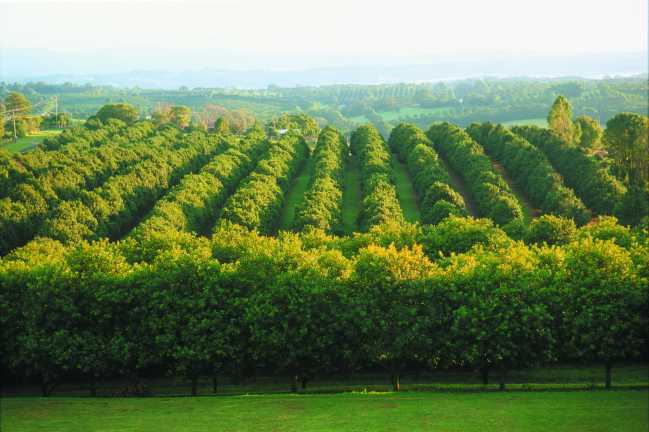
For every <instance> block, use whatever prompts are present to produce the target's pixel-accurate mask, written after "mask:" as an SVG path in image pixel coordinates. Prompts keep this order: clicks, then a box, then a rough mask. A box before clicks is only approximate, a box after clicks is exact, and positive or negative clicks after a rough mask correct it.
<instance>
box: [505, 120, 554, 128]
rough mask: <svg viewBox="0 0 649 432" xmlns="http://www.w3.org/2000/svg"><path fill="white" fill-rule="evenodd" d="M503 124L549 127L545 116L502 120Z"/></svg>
mask: <svg viewBox="0 0 649 432" xmlns="http://www.w3.org/2000/svg"><path fill="white" fill-rule="evenodd" d="M502 125H503V126H539V127H548V121H547V120H546V119H544V118H531V119H520V120H510V121H506V122H502Z"/></svg>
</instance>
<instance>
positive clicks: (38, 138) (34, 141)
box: [0, 130, 61, 153]
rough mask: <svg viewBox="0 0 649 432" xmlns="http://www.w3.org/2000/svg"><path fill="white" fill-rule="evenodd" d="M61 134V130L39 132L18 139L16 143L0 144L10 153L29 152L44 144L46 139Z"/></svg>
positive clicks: (5, 142) (10, 141)
mask: <svg viewBox="0 0 649 432" xmlns="http://www.w3.org/2000/svg"><path fill="white" fill-rule="evenodd" d="M60 133H61V131H60V130H43V131H38V132H36V133H34V134H31V135H28V136H26V137H22V138H18V140H17V141H16V142H13V140H9V141H3V142H2V143H0V148H3V149H6V150H8V151H9V153H18V152H22V151H27V150H29V149H31V148H34V147H36V146H37V145H39V144H40V143H42V142H43V140H44V139H45V138H47V137H51V136H54V135H58V134H60Z"/></svg>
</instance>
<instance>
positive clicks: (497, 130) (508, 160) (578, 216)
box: [467, 123, 591, 225]
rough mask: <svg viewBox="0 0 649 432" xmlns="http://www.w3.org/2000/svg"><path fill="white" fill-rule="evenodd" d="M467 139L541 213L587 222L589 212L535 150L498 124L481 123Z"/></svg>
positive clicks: (472, 129)
mask: <svg viewBox="0 0 649 432" xmlns="http://www.w3.org/2000/svg"><path fill="white" fill-rule="evenodd" d="M467 132H468V134H469V135H471V137H472V138H473V139H474V140H476V141H477V142H479V143H480V144H481V145H482V147H483V148H484V149H485V150H486V151H487V152H488V153H489V154H491V156H493V157H494V158H495V159H497V160H498V162H500V163H501V164H503V166H504V167H505V169H506V170H507V173H508V174H509V175H510V176H511V177H512V179H513V180H514V181H516V182H517V183H518V184H519V185H520V186H521V188H522V189H523V191H524V192H525V194H526V195H527V197H528V198H529V199H530V201H532V203H533V204H534V206H536V207H538V208H539V209H541V211H542V212H543V213H551V214H555V215H558V216H565V217H569V218H572V219H574V220H575V222H576V223H577V224H579V225H583V224H585V223H587V222H588V221H590V219H591V213H590V211H589V210H588V209H587V208H586V206H584V203H582V202H581V200H580V199H579V198H577V196H575V193H574V192H573V191H572V189H569V188H567V187H566V186H564V184H563V181H562V179H561V176H560V175H558V174H557V173H556V172H555V171H554V168H552V165H551V164H550V162H549V161H548V159H547V158H546V157H545V155H544V154H543V152H541V151H540V150H539V149H538V148H537V147H535V146H533V145H532V144H530V143H529V142H528V141H527V140H526V139H524V138H522V137H520V136H518V135H516V134H515V133H513V132H511V131H509V130H508V129H506V128H505V127H503V126H502V125H493V124H491V123H483V124H482V125H479V124H473V125H471V126H470V127H469V128H467Z"/></svg>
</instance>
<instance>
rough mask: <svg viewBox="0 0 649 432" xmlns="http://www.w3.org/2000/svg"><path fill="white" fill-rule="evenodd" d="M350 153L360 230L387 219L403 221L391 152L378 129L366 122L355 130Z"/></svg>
mask: <svg viewBox="0 0 649 432" xmlns="http://www.w3.org/2000/svg"><path fill="white" fill-rule="evenodd" d="M351 152H352V154H353V156H354V157H356V158H357V160H358V162H359V166H360V170H361V193H362V196H363V201H362V203H361V212H360V216H359V218H360V221H359V226H360V228H361V231H366V230H368V229H369V228H371V227H372V226H374V225H381V224H384V223H387V222H397V223H400V222H403V221H404V219H403V213H402V212H401V205H400V204H399V200H398V199H397V191H396V188H395V186H394V179H393V173H392V165H391V163H390V162H391V161H390V159H391V154H390V151H389V149H388V147H387V145H386V143H385V141H384V140H383V137H382V136H381V134H380V133H379V131H378V130H377V129H376V128H375V127H374V126H372V125H369V124H368V125H363V126H361V127H359V128H358V129H356V130H355V131H354V133H353V134H352V136H351Z"/></svg>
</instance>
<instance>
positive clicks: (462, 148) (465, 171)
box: [427, 123, 523, 225]
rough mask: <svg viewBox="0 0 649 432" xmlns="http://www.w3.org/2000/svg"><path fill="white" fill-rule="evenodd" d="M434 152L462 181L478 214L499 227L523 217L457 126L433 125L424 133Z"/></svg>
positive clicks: (505, 187)
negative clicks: (441, 157) (435, 151)
mask: <svg viewBox="0 0 649 432" xmlns="http://www.w3.org/2000/svg"><path fill="white" fill-rule="evenodd" d="M427 136H428V138H430V140H431V141H432V142H433V145H434V146H435V149H436V150H437V151H438V152H439V153H440V154H441V155H442V156H443V157H444V159H445V160H446V161H447V162H448V164H449V165H450V167H451V169H453V170H454V171H455V172H456V173H458V175H459V176H460V177H461V178H462V180H463V181H464V184H465V185H466V187H467V188H468V189H469V193H470V194H471V197H472V198H473V200H474V201H475V203H476V206H477V207H478V208H477V211H478V213H479V214H480V215H481V216H486V217H488V218H490V219H492V220H493V221H495V222H496V223H497V224H499V225H505V224H507V223H509V222H512V221H520V220H522V218H523V209H522V208H521V205H520V203H519V202H518V200H517V198H516V196H515V195H514V194H513V192H512V191H511V189H510V188H509V185H508V184H507V182H506V181H505V179H503V177H502V176H501V175H500V174H499V173H498V172H496V170H495V169H494V168H493V166H492V165H491V161H490V160H489V157H488V156H487V155H485V153H484V150H483V148H482V147H481V146H480V145H479V144H478V143H476V142H475V140H473V138H471V136H469V134H467V133H466V131H464V130H462V129H461V128H459V127H458V126H455V125H452V124H450V123H439V124H434V125H432V126H431V127H430V129H429V130H428V132H427Z"/></svg>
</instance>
